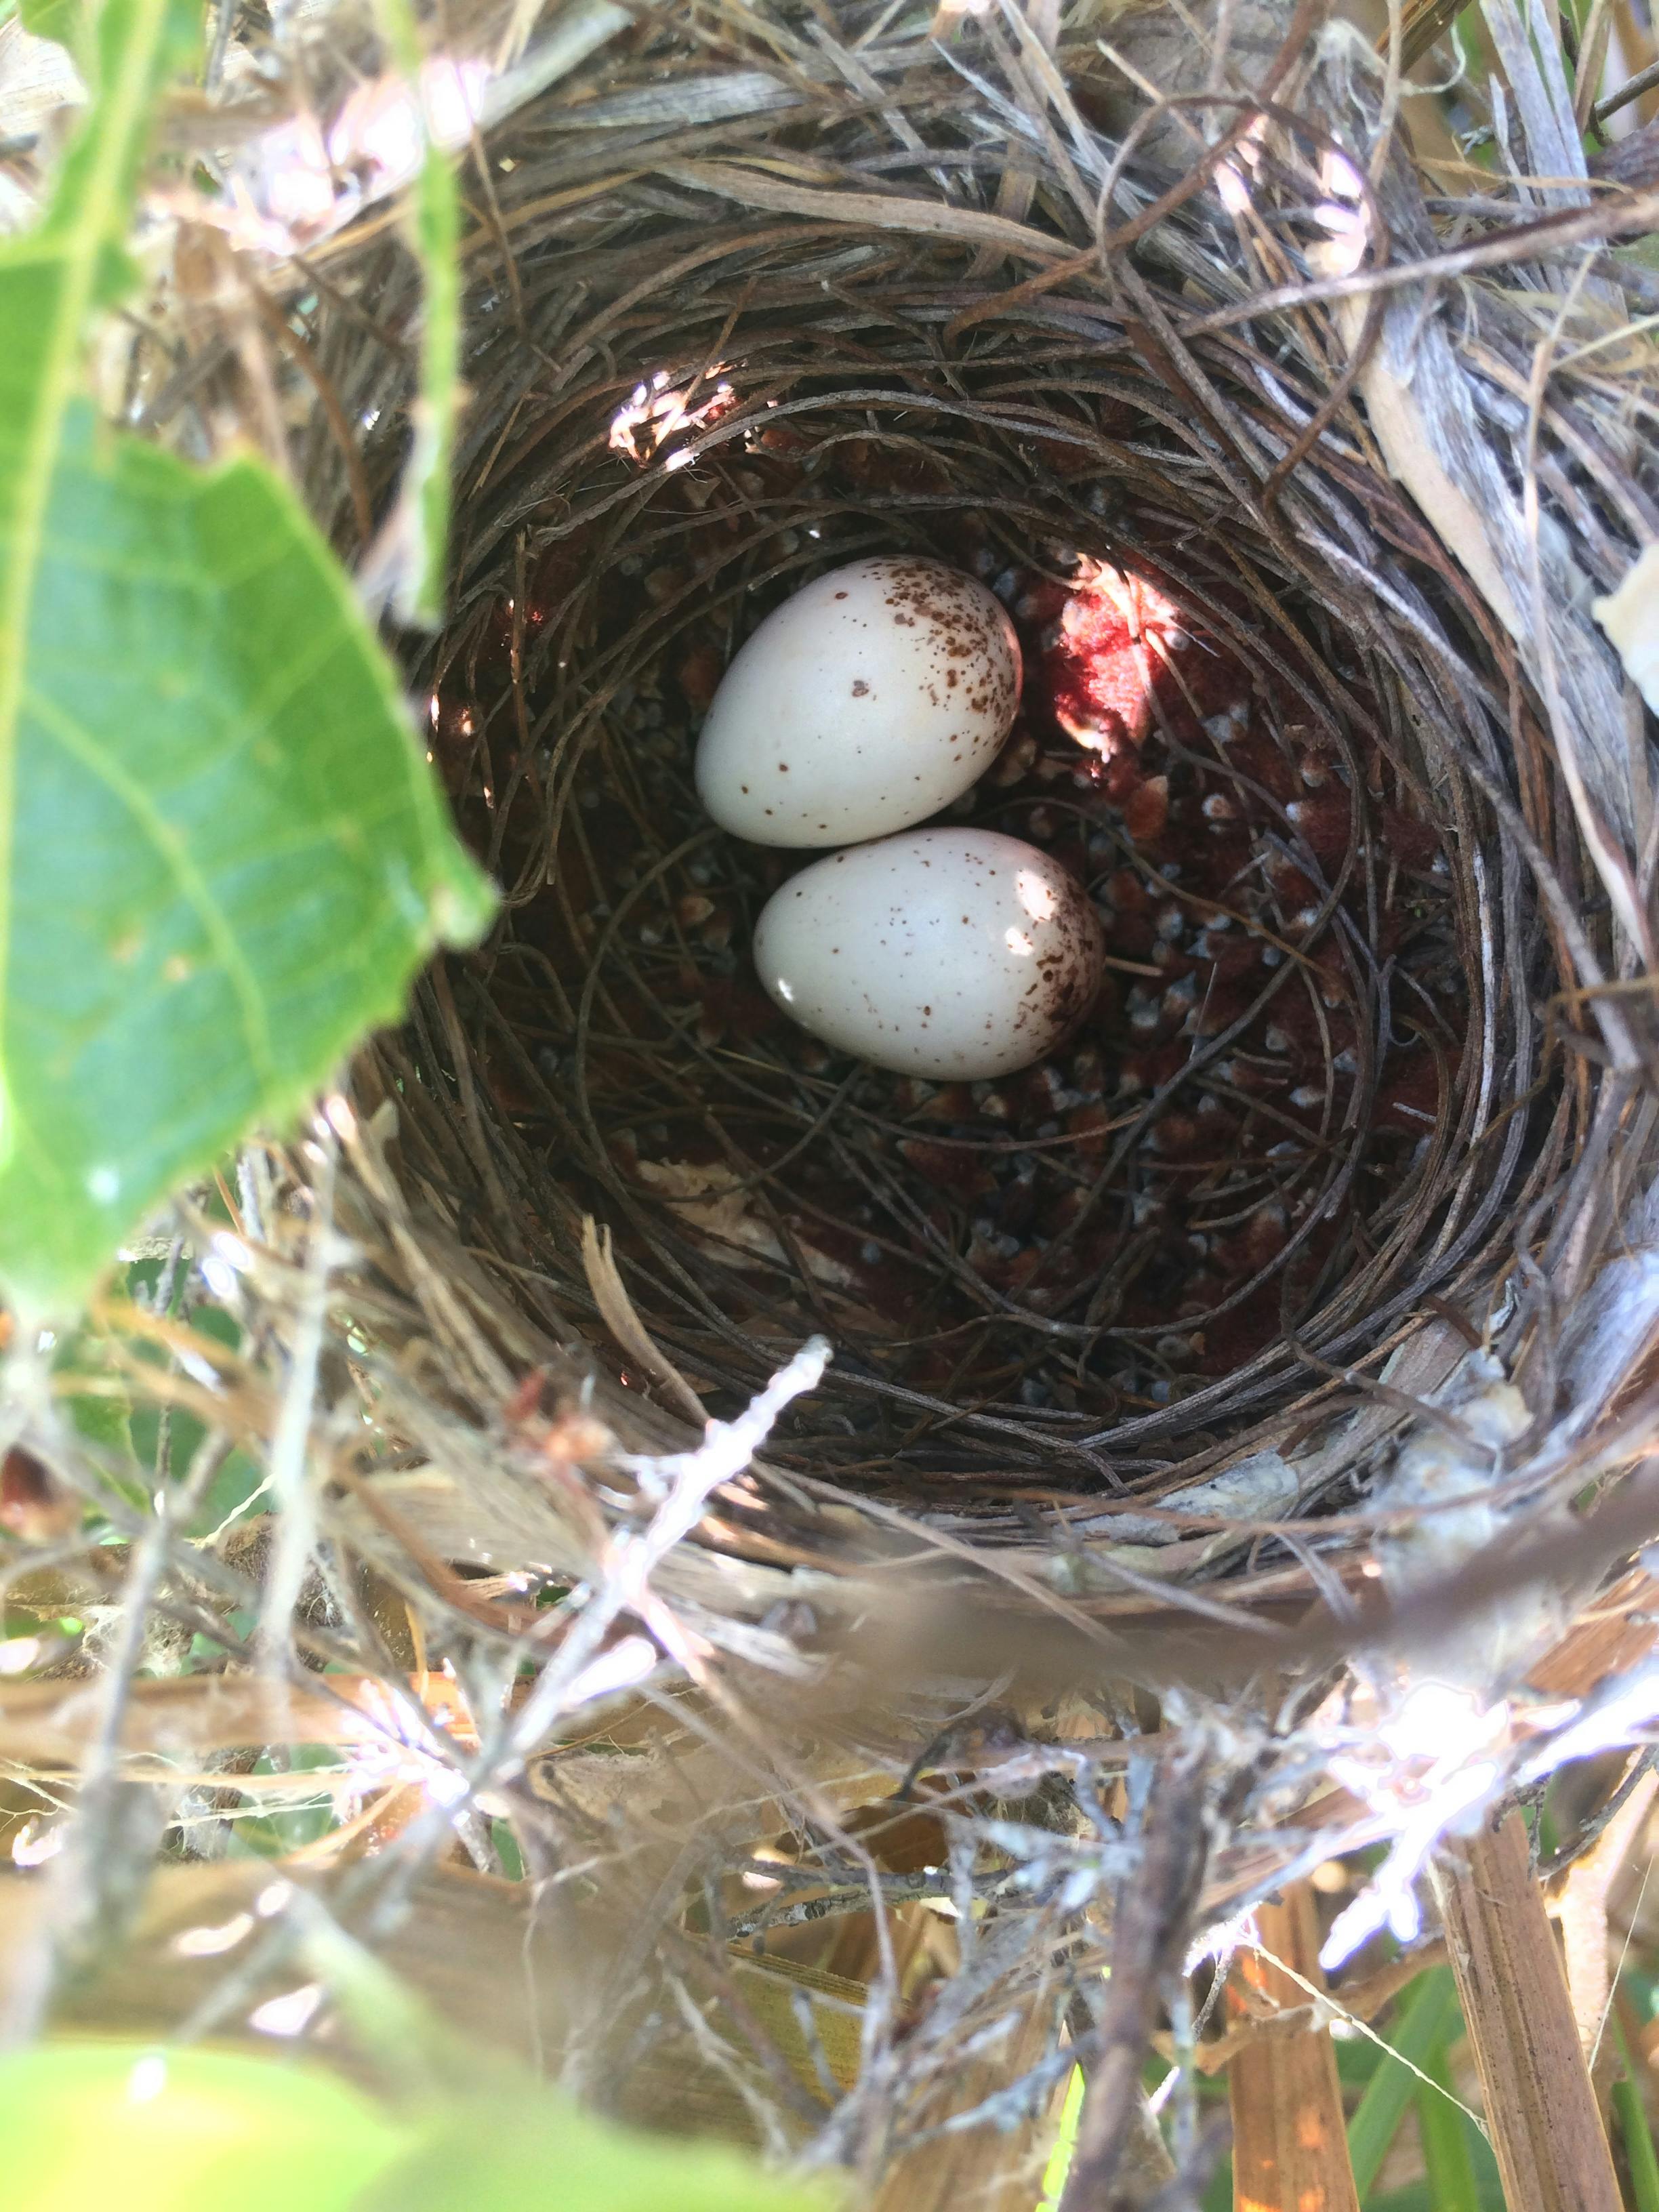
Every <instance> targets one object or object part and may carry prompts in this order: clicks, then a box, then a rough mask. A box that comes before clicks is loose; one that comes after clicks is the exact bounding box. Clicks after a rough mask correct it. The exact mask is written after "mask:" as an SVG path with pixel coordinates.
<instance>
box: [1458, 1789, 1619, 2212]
mask: <svg viewBox="0 0 1659 2212" xmlns="http://www.w3.org/2000/svg"><path fill="white" fill-rule="evenodd" d="M1435 1886H1436V1888H1437V1892H1438V1894H1439V1899H1440V1909H1441V1913H1442V1916H1443V1918H1444V1921H1445V1923H1446V1947H1447V1949H1448V1951H1449V1954H1450V1956H1451V1964H1452V1972H1454V1974H1455V1976H1456V1978H1457V1993H1458V1996H1459V1997H1460V1998H1461V1999H1462V2006H1463V2018H1464V2021H1465V2023H1466V2025H1467V2027H1468V2033H1469V2042H1470V2044H1471V2045H1472V2047H1473V2049H1474V2057H1475V2063H1476V2064H1477V2066H1478V2067H1479V2069H1480V2086H1481V2089H1482V2091H1483V2093H1484V2095H1485V2100H1486V2124H1487V2126H1488V2128H1489V2129H1490V2130H1491V2134H1492V2148H1493V2149H1494V2150H1495V2151H1496V2152H1497V2154H1498V2172H1500V2173H1501V2174H1502V2176H1503V2179H1504V2195H1505V2197H1507V2199H1508V2201H1509V2203H1510V2204H1513V2205H1525V2206H1527V2207H1528V2212H1534V2208H1535V2212H1620V2206H1621V2203H1622V2199H1621V2198H1620V2192H1619V2183H1618V2179H1617V2178H1616V2176H1615V2175H1614V2172H1613V2157H1612V2154H1611V2152H1610V2151H1609V2150H1608V2148H1607V2136H1606V2134H1605V2132H1604V2131H1603V2129H1602V2126H1601V2114H1600V2112H1598V2110H1597V2108H1596V2101H1595V2089H1594V2087H1592V2085H1591V2082H1590V2075H1589V2066H1588V2065H1587V2064H1586V2063H1585V2056H1584V2051H1583V2046H1582V2045H1581V2044H1580V2041H1579V2037H1578V2023H1577V2021H1576V2020H1575V2019H1574V2017H1573V2009H1572V2000H1571V1996H1570V1994H1569V1992H1568V1989H1567V1982H1566V1976H1565V1973H1564V1972H1563V1971H1562V1966H1561V1955H1560V1953H1559V1950H1558V1949H1557V1948H1556V1941H1555V1931H1554V1929H1553V1928H1552V1927H1551V1926H1550V1923H1549V1915H1548V1913H1547V1910H1546V1908H1545V1904H1544V1896H1543V1892H1542V1890H1541V1887H1540V1886H1539V1883H1538V1881H1537V1878H1536V1876H1535V1875H1534V1873H1533V1870H1532V1862H1531V1855H1530V1852H1529V1850H1528V1841H1527V1829H1526V1824H1525V1822H1524V1821H1523V1820H1522V1818H1521V1815H1520V1814H1519V1813H1518V1812H1514V1811H1511V1812H1509V1813H1507V1814H1504V1817H1503V1819H1502V1820H1500V1821H1499V1822H1498V1826H1496V1827H1495V1828H1490V1827H1485V1826H1483V1827H1482V1828H1481V1829H1480V1831H1479V1832H1477V1833H1476V1834H1474V1836H1472V1837H1470V1838H1468V1839H1467V1841H1465V1842H1463V1843H1462V1844H1453V1845H1450V1846H1449V1847H1448V1848H1447V1849H1446V1850H1444V1851H1443V1853H1442V1854H1441V1856H1440V1857H1439V1858H1438V1859H1437V1861H1436V1863H1435Z"/></svg>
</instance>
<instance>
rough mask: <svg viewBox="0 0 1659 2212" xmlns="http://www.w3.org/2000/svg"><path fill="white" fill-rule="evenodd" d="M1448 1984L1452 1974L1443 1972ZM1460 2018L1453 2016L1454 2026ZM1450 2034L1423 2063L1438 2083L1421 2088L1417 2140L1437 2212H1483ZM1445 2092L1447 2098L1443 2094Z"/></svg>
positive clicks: (1423, 2084)
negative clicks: (1458, 2099)
mask: <svg viewBox="0 0 1659 2212" xmlns="http://www.w3.org/2000/svg"><path fill="white" fill-rule="evenodd" d="M1442 1971H1443V1972H1445V1973H1446V1976H1447V1978H1448V1980H1449V1979H1450V1970H1449V1968H1443V1969H1442ZM1455 2024H1456V2015H1455V2014H1454V2015H1453V2026H1454V2027H1455ZM1450 2041H1451V2032H1448V2033H1447V2034H1446V2036H1445V2037H1444V2038H1443V2040H1442V2042H1441V2043H1440V2045H1439V2046H1438V2048H1437V2049H1436V2050H1434V2051H1430V2052H1429V2053H1428V2054H1427V2055H1426V2056H1425V2058H1424V2060H1423V2071H1424V2072H1425V2074H1426V2075H1428V2076H1429V2077H1430V2081H1432V2082H1433V2083H1434V2085H1435V2086H1434V2087H1432V2088H1431V2087H1430V2086H1429V2082H1428V2081H1419V2083H1418V2085H1417V2136H1418V2141H1419V2142H1420V2143H1421V2144H1422V2146H1423V2164H1424V2166H1425V2170H1426V2172H1427V2173H1428V2178H1429V2201H1430V2203H1431V2204H1432V2205H1433V2206H1434V2207H1435V2212H1480V2190H1479V2188H1478V2186H1477V2185H1476V2182H1475V2179H1474V2160H1473V2159H1472V2158H1471V2157H1470V2156H1469V2133H1470V2130H1469V2124H1468V2121H1467V2120H1466V2119H1465V2118H1464V2117H1463V2115H1462V2112H1459V2111H1458V2109H1457V2107H1456V2106H1455V2104H1454V2103H1453V2102H1452V2101H1451V2097H1450V2089H1451V2080H1450V2075H1449V2072H1448V2069H1447V2066H1446V2047H1447V2045H1448V2044H1449V2042H1450ZM1443 2092H1444V2093H1443Z"/></svg>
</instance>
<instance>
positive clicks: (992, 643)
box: [696, 556, 1021, 846]
mask: <svg viewBox="0 0 1659 2212" xmlns="http://www.w3.org/2000/svg"><path fill="white" fill-rule="evenodd" d="M1020 673H1021V671H1020V654H1019V641H1018V638H1017V637H1016V636H1015V635H1014V627H1013V624H1012V623H1011V622H1010V621H1009V619H1008V617H1007V615H1006V613H1005V611H1003V608H1002V605H1001V603H1000V601H999V600H998V599H996V597H995V596H994V593H992V592H987V590H986V588H985V586H984V585H983V584H980V583H976V582H975V580H974V579H973V577H971V576H965V575H963V574H962V573H961V572H960V570H958V569H956V568H947V567H946V566H945V563H944V562H939V561H928V560H923V559H921V558H919V557H911V556H893V557H887V556H883V557H879V558H876V559H872V560H868V561H855V562H853V563H852V564H851V566H850V567H848V568H836V569H835V570H833V571H832V572H831V574H829V575H827V576H820V577H818V578H817V580H816V581H815V582H813V583H811V584H808V585H806V586H804V587H803V589H801V590H800V591H799V592H796V593H795V595H794V597H793V599H786V600H785V602H784V604H783V605H781V607H778V608H776V609H775V611H773V612H772V613H771V614H769V616H768V617H767V618H766V620H765V621H764V622H763V623H762V624H761V626H760V628H759V629H757V631H756V632H755V634H754V635H753V636H752V637H751V638H750V639H749V640H748V641H747V643H746V644H744V646H743V647H742V648H741V650H740V651H739V652H738V654H737V656H736V658H735V659H733V661H732V665H731V666H730V667H729V668H728V669H727V670H726V674H725V676H724V677H723V678H722V679H721V681H720V689H719V690H717V691H716V693H715V694H714V703H713V705H712V706H711V707H710V708H709V710H708V717H707V719H706V720H705V721H704V723H703V726H702V732H701V734H700V736H699V738H698V740H697V759H696V781H697V794H698V796H699V798H700V799H702V803H703V805H705V806H706V807H707V808H708V811H709V813H710V814H711V815H712V816H713V817H714V820H715V821H716V822H717V823H719V824H720V827H721V829H729V830H731V831H732V834H733V836H738V837H746V838H749V839H750V840H751V841H752V842H755V843H757V844H761V845H796V846H799V845H842V844H848V843H855V842H858V841H859V840H860V839H862V838H866V837H883V836H888V835H890V833H891V832H892V831H893V830H896V829H907V828H908V826H909V824H910V823H913V822H925V821H926V820H927V817H928V816H929V815H930V814H937V813H938V812H939V809H940V808H941V807H942V806H948V805H950V803H951V800H952V799H958V798H960V797H961V795H962V793H963V792H964V791H966V790H967V789H968V788H969V786H970V785H971V784H973V783H975V782H976V781H978V779H979V777H980V776H981V775H983V774H984V772H985V770H986V769H987V768H989V766H990V765H991V763H992V762H993V761H994V759H995V758H996V757H997V754H998V753H999V751H1000V750H1001V747H1002V741H1003V739H1004V738H1006V736H1007V734H1008V732H1009V729H1010V727H1011V726H1012V722H1013V719H1014V714H1015V711H1016V709H1017V708H1018V704H1019V686H1020Z"/></svg>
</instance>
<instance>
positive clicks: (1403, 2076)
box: [1348, 1966, 1458, 2197]
mask: <svg viewBox="0 0 1659 2212" xmlns="http://www.w3.org/2000/svg"><path fill="white" fill-rule="evenodd" d="M1401 2013H1402V2017H1401V2021H1399V2024H1398V2025H1397V2026H1396V2027H1395V2031H1394V2033H1393V2034H1392V2035H1391V2036H1390V2037H1389V2048H1390V2050H1391V2051H1393V2052H1395V2053H1396V2054H1397V2057H1384V2058H1383V2059H1382V2061H1381V2063H1380V2064H1379V2065H1378V2067H1377V2069H1376V2073H1375V2074H1373V2075H1372V2076H1371V2078H1370V2081H1369V2082H1368V2083H1367V2085H1366V2088H1365V2093H1364V2096H1363V2097H1362V2098H1361V2099H1360V2100H1359V2103H1358V2106H1357V2107H1356V2108H1355V2112H1354V2115H1353V2118H1352V2119H1351V2120H1350V2121H1349V2123H1348V2156H1349V2159H1350V2160H1351V2161H1352V2166H1353V2179H1354V2186H1355V2188H1356V2189H1357V2190H1358V2193H1359V2195H1360V2196H1361V2197H1364V2194H1365V2192H1366V2191H1367V2190H1368V2189H1369V2188H1370V2185H1371V2184H1372V2182H1374V2181H1375V2180H1376V2176H1377V2172H1378V2169H1379V2168H1380V2167H1381V2166H1382V2164H1383V2159H1384V2158H1385V2157H1386V2156H1387V2155H1388V2149H1389V2144H1390V2143H1391V2142H1393V2141H1394V2139H1395V2135H1396V2134H1397V2133H1398V2132H1399V2129H1400V2123H1401V2120H1402V2119H1403V2118H1405V2116H1406V2107H1407V2105H1409V2104H1410V2102H1411V2100H1412V2099H1413V2095H1414V2094H1415V2093H1416V2092H1417V2089H1418V2087H1419V2081H1418V2076H1417V2075H1416V2074H1415V2073H1413V2071H1412V2069H1413V2067H1422V2066H1423V2065H1424V2063H1425V2060H1426V2059H1427V2058H1429V2057H1431V2055H1432V2054H1433V2053H1434V2052H1436V2051H1440V2050H1442V2049H1443V2048H1444V2045H1445V2043H1446V2041H1447V2039H1448V2038H1449V2036H1450V2035H1451V2033H1452V2032H1453V2029H1454V2027H1455V2024H1456V2021H1457V2019H1458V2009H1457V1985H1456V1984H1455V1981H1454V1980H1453V1979H1452V1972H1451V1968H1450V1967H1449V1966H1435V1967H1433V1968H1431V1970H1430V1972H1427V1973H1425V1974H1419V1976H1418V1978H1417V1979H1416V1980H1415V1981H1414V1982H1413V1984H1412V1985H1411V1990H1410V1992H1409V2000H1408V2002H1406V2003H1404V2004H1403V2005H1402V2007H1401ZM1401 2059H1405V2060H1406V2061H1407V2062H1408V2063H1407V2064H1405V2065H1401V2063H1399V2062H1400V2060H1401ZM1425 2093H1427V2094H1430V2095H1432V2094H1433V2092H1432V2091H1428V2092H1425Z"/></svg>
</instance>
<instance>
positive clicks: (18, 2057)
mask: <svg viewBox="0 0 1659 2212" xmlns="http://www.w3.org/2000/svg"><path fill="white" fill-rule="evenodd" d="M409 2141H410V2136H409V2135H408V2134H407V2132H406V2131H402V2130H398V2128H397V2127H395V2126H394V2125H393V2124H392V2123H391V2122H390V2121H389V2120H387V2119H386V2118H385V2117H384V2116H383V2115H382V2113H381V2112H380V2111H379V2110H378V2109H377V2107H376V2106H374V2105H372V2104H370V2103H369V2102H368V2100H367V2099H366V2098H364V2097H362V2096H361V2095H360V2094H359V2093H357V2092H356V2090H354V2089H350V2088H348V2087H346V2085H345V2084H344V2083H343V2082H342V2081H339V2080H338V2079H337V2078H336V2077H335V2076H334V2075H331V2074H326V2073H324V2072H323V2071H322V2070H321V2069H318V2068H313V2067H307V2066H302V2065H295V2064H294V2063H289V2062H288V2061H286V2060H276V2059H272V2058H256V2057H243V2056H242V2055H240V2053H237V2052H234V2051H203V2050H184V2051H166V2052H157V2051H152V2050H148V2049H146V2047H145V2046H144V2045H142V2044H136V2043H94V2042H87V2043H79V2042H62V2043H52V2044H46V2045H42V2046H41V2047H40V2048H38V2049H36V2050H33V2051H21V2052H18V2053H16V2054H15V2055H13V2056H11V2057H6V2058H4V2059H0V2142H4V2144H5V2146H6V2196H7V2200H8V2202H9V2203H16V2204H33V2205H40V2206H43V2207H44V2206H46V2205H62V2206H64V2207H66V2208H67V2207H70V2206H81V2207H92V2206H100V2205H119V2207H120V2208H121V2212H179V2208H180V2207H181V2206H188V2205H204V2206H206V2205H220V2204H222V2205H226V2206H231V2205H234V2207H235V2208H236V2212H295V2207H296V2206H300V2205H303V2206H304V2207H305V2212H348V2208H349V2207H350V2206H351V2205H353V2204H354V2203H356V2199H357V2197H358V2195H359V2192H360V2191H362V2188H363V2187H364V2185H366V2184H367V2183H368V2181H370V2180H371V2179H373V2177H374V2175H375V2174H376V2173H378V2172H380V2171H382V2170H383V2169H384V2168H385V2166H386V2164H387V2162H388V2160H390V2159H391V2158H392V2157H393V2156H394V2155H395V2154H397V2153H398V2151H400V2150H401V2149H402V2148H404V2145H405V2144H406V2143H407V2142H409Z"/></svg>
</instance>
